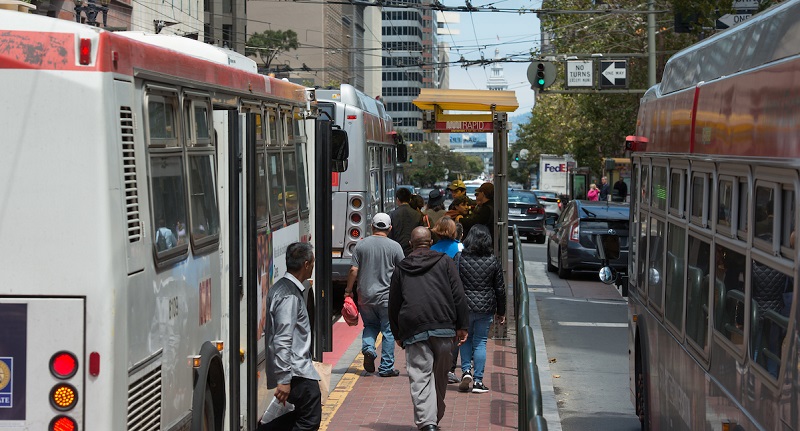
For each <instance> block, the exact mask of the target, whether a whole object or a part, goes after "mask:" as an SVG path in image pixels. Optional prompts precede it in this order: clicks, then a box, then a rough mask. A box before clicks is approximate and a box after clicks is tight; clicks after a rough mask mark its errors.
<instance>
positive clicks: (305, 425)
mask: <svg viewBox="0 0 800 431" xmlns="http://www.w3.org/2000/svg"><path fill="white" fill-rule="evenodd" d="M313 272H314V251H313V248H312V246H311V244H310V243H307V242H295V243H292V244H290V245H289V247H288V248H287V249H286V275H284V276H283V278H281V279H280V280H278V281H277V282H276V283H275V284H274V285H273V286H272V288H270V289H269V295H268V296H267V305H266V306H267V322H266V325H265V328H264V333H265V335H266V337H264V338H265V340H266V341H265V342H266V349H267V387H270V388H273V387H274V388H275V398H277V399H278V401H280V402H282V403H286V402H289V403H292V404H294V406H295V409H294V411H292V412H290V413H287V414H285V415H283V416H280V417H278V418H277V419H275V420H273V421H271V422H269V423H267V424H262V425H261V426H259V428H258V431H267V430H292V431H301V430H303V431H307V430H318V429H319V427H320V423H321V422H322V404H321V400H322V396H321V394H320V391H319V380H320V377H319V374H318V373H317V370H316V369H315V368H314V364H313V362H312V359H311V325H310V324H309V319H308V311H307V310H306V301H305V298H304V296H303V290H305V287H304V286H303V282H304V281H306V280H307V279H308V278H309V277H311V274H312V273H313Z"/></svg>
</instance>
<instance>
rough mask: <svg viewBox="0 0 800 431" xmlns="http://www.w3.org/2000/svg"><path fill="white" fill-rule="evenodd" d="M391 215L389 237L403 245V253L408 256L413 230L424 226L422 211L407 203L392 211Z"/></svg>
mask: <svg viewBox="0 0 800 431" xmlns="http://www.w3.org/2000/svg"><path fill="white" fill-rule="evenodd" d="M391 217H392V230H391V232H389V238H391V239H393V240H395V241H397V242H398V243H399V244H400V246H401V247H403V254H404V255H405V256H408V254H409V253H411V244H410V243H409V241H411V231H412V230H414V228H415V227H417V226H422V213H420V212H419V211H417V210H415V209H414V208H411V207H410V206H409V205H408V204H407V203H405V204H402V205H400V206H399V207H397V208H396V209H395V210H394V211H392V214H391Z"/></svg>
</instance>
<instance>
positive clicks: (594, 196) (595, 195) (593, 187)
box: [586, 183, 600, 201]
mask: <svg viewBox="0 0 800 431" xmlns="http://www.w3.org/2000/svg"><path fill="white" fill-rule="evenodd" d="M586 197H587V198H589V200H590V201H596V200H598V199H599V198H600V190H598V189H597V184H594V183H592V184H590V185H589V191H588V192H587V193H586Z"/></svg>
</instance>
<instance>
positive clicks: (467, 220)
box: [461, 183, 494, 239]
mask: <svg viewBox="0 0 800 431" xmlns="http://www.w3.org/2000/svg"><path fill="white" fill-rule="evenodd" d="M475 202H477V203H478V206H476V207H475V209H474V210H473V211H472V214H470V215H469V216H467V217H464V218H462V219H461V225H462V226H464V238H466V237H467V235H468V234H469V229H470V228H471V227H472V226H474V225H476V224H482V225H484V226H486V227H487V228H489V233H490V234H491V235H492V239H494V184H492V183H483V184H481V186H480V187H478V190H475Z"/></svg>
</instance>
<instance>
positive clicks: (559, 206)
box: [558, 199, 561, 209]
mask: <svg viewBox="0 0 800 431" xmlns="http://www.w3.org/2000/svg"><path fill="white" fill-rule="evenodd" d="M558 209H561V199H559V200H558Z"/></svg>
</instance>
